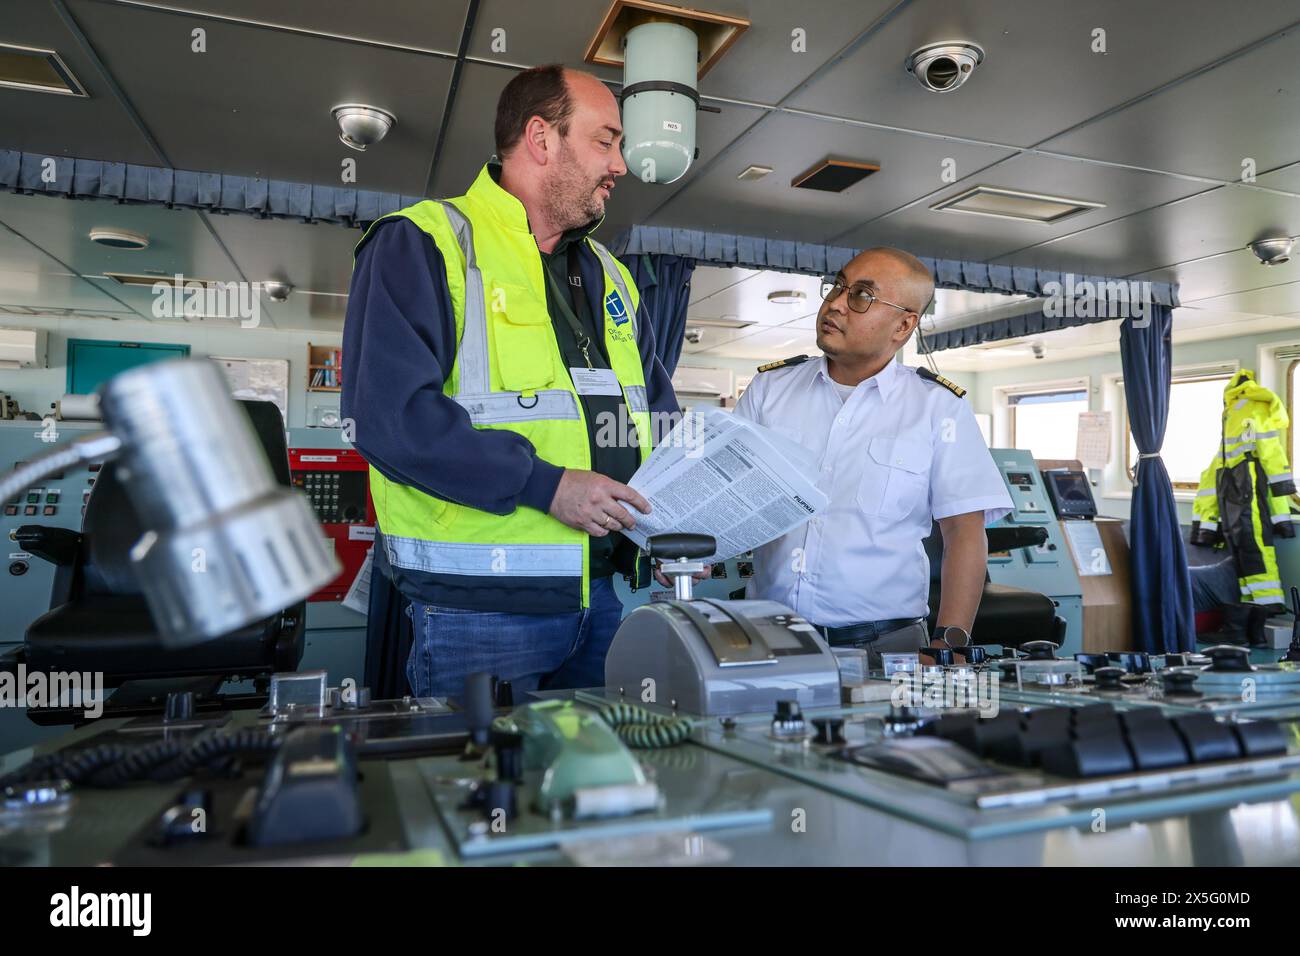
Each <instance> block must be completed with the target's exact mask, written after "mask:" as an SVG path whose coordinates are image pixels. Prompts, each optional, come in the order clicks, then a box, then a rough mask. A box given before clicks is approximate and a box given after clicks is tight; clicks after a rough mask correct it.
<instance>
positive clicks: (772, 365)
mask: <svg viewBox="0 0 1300 956" xmlns="http://www.w3.org/2000/svg"><path fill="white" fill-rule="evenodd" d="M806 361H808V356H806V355H795V356H793V357H792V358H788V359H781V361H779V362H768V363H767V364H766V365H760V366H759V367H758V370H759V371H760V372H770V371H772V370H773V369H777V368H785V367H786V366H787V365H798V364H799V363H801V362H806Z"/></svg>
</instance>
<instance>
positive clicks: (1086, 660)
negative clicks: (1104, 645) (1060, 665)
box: [1074, 654, 1110, 674]
mask: <svg viewBox="0 0 1300 956" xmlns="http://www.w3.org/2000/svg"><path fill="white" fill-rule="evenodd" d="M1074 659H1075V660H1076V661H1078V662H1079V663H1080V664H1082V665H1083V669H1084V670H1086V671H1087V672H1088V673H1089V674H1095V673H1096V672H1097V669H1098V668H1100V667H1109V666H1110V658H1109V657H1108V656H1107V655H1105V654H1075V655H1074Z"/></svg>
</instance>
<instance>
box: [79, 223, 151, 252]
mask: <svg viewBox="0 0 1300 956" xmlns="http://www.w3.org/2000/svg"><path fill="white" fill-rule="evenodd" d="M90 241H91V242H97V243H99V244H100V245H101V246H108V247H110V248H112V249H148V248H149V237H148V236H145V235H142V234H140V233H138V232H128V231H127V230H125V229H110V228H106V227H104V226H96V227H95V228H94V229H92V230H90Z"/></svg>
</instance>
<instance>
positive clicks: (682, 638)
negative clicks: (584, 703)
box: [605, 599, 840, 716]
mask: <svg viewBox="0 0 1300 956" xmlns="http://www.w3.org/2000/svg"><path fill="white" fill-rule="evenodd" d="M647 679H650V680H653V681H654V685H653V686H654V700H653V701H645V700H643V698H642V692H643V689H644V688H645V687H646V685H645V684H644V683H643V682H644V681H645V680H647ZM605 689H606V694H607V695H608V696H610V697H615V698H618V697H622V698H623V699H625V700H627V701H629V702H631V703H635V704H640V703H657V704H661V705H671V706H673V707H674V708H675V709H677V710H679V711H682V712H685V713H689V714H699V715H701V716H725V715H728V714H748V713H758V712H762V711H768V710H772V709H773V708H774V707H775V705H776V702H777V701H778V700H796V701H798V702H799V705H800V706H801V707H805V708H806V707H835V706H838V705H839V703H840V675H839V668H838V667H837V665H836V663H835V656H834V655H833V654H832V653H831V651H830V648H829V647H827V645H826V642H825V641H824V640H822V637H821V635H820V634H818V633H817V631H816V630H815V629H814V628H813V626H812V625H811V624H809V623H808V622H807V621H806V620H805V619H804V618H802V617H800V616H799V615H798V614H796V613H795V612H794V611H792V610H790V608H788V607H786V606H785V605H783V604H778V603H777V602H775V601H714V600H707V599H697V600H692V601H675V600H672V601H655V602H653V603H651V604H647V605H645V606H643V607H639V608H637V609H636V610H635V611H633V612H632V613H631V614H629V615H628V616H627V617H626V618H625V619H624V621H623V623H622V625H621V626H620V627H619V629H618V633H617V634H615V635H614V641H613V643H612V644H611V645H610V649H609V655H608V656H607V657H606V658H605Z"/></svg>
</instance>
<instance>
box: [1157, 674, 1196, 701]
mask: <svg viewBox="0 0 1300 956" xmlns="http://www.w3.org/2000/svg"><path fill="white" fill-rule="evenodd" d="M1160 682H1161V683H1162V684H1163V685H1164V688H1165V695H1166V696H1168V697H1200V696H1201V692H1200V691H1198V690H1197V689H1196V675H1195V674H1193V673H1192V672H1191V671H1172V670H1167V671H1164V672H1163V673H1162V674H1161V675H1160Z"/></svg>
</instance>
